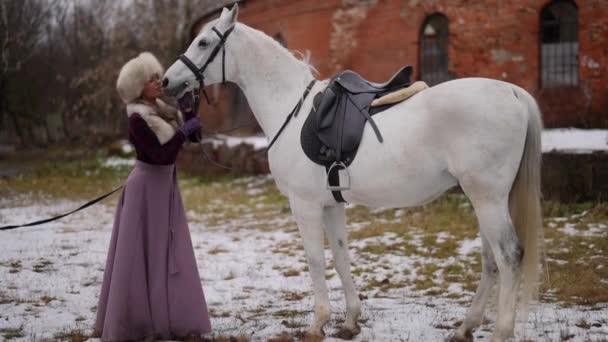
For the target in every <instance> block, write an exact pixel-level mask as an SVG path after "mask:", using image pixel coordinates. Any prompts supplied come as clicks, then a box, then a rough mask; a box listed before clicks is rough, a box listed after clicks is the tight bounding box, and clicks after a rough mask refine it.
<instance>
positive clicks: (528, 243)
mask: <svg viewBox="0 0 608 342" xmlns="http://www.w3.org/2000/svg"><path fill="white" fill-rule="evenodd" d="M513 89H514V92H515V95H516V96H517V98H519V100H520V101H521V102H522V104H524V106H525V107H526V108H527V111H528V130H527V134H526V142H525V146H524V151H523V155H522V158H521V162H520V164H519V170H518V172H517V176H516V177H515V181H514V183H513V186H512V187H511V193H510V196H509V209H510V212H511V219H512V221H513V224H514V226H515V231H516V232H517V237H518V238H519V241H520V243H521V245H522V247H523V249H524V253H523V259H522V263H521V274H522V276H523V279H522V297H521V303H522V304H523V306H524V311H525V312H527V304H528V302H529V301H530V299H533V298H536V297H537V295H538V289H539V284H540V281H539V280H540V274H541V268H540V257H541V252H542V241H543V225H542V209H541V188H540V185H541V184H540V172H541V157H542V156H541V153H542V152H541V134H542V128H543V124H542V118H541V112H540V109H539V108H538V104H537V103H536V101H535V100H534V98H533V97H532V95H530V94H529V93H528V92H526V91H525V90H523V89H521V88H519V87H514V88H513Z"/></svg>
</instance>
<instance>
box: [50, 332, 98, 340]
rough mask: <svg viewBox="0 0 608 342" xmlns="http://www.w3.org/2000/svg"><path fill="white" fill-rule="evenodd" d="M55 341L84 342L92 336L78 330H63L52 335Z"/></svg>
mask: <svg viewBox="0 0 608 342" xmlns="http://www.w3.org/2000/svg"><path fill="white" fill-rule="evenodd" d="M54 337H55V339H57V340H60V341H71V342H84V341H87V340H88V339H89V338H91V337H92V336H91V335H89V334H87V333H85V332H84V331H82V330H80V329H76V330H65V331H61V332H59V333H57V334H55V335H54Z"/></svg>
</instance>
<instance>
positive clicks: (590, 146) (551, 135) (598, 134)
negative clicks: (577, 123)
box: [542, 128, 608, 153]
mask: <svg viewBox="0 0 608 342" xmlns="http://www.w3.org/2000/svg"><path fill="white" fill-rule="evenodd" d="M542 144H543V147H542V149H543V152H551V151H560V152H569V153H591V152H593V151H608V130H605V129H574V128H556V129H546V130H544V131H543V136H542Z"/></svg>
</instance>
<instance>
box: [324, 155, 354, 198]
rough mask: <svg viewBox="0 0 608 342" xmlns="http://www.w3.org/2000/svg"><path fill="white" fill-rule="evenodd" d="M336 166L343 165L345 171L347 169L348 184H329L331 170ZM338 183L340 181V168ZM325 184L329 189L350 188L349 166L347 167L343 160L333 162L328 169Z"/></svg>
mask: <svg viewBox="0 0 608 342" xmlns="http://www.w3.org/2000/svg"><path fill="white" fill-rule="evenodd" d="M335 167H342V169H343V170H344V171H346V186H340V185H337V186H332V185H329V175H330V174H331V171H332V170H333V168H335ZM338 183H340V169H338ZM325 185H326V187H327V190H330V191H345V190H350V173H348V168H347V167H346V165H344V163H343V162H341V161H335V162H334V163H333V164H331V166H330V167H329V169H327V177H325Z"/></svg>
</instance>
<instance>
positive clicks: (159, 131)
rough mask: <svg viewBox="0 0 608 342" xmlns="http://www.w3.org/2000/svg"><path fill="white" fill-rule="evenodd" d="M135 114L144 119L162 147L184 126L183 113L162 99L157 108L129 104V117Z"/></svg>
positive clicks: (143, 104) (136, 103) (140, 104)
mask: <svg viewBox="0 0 608 342" xmlns="http://www.w3.org/2000/svg"><path fill="white" fill-rule="evenodd" d="M135 113H137V114H139V116H141V118H142V119H144V121H145V122H146V123H147V124H148V127H150V129H151V130H152V131H153V132H154V134H156V137H157V138H158V141H159V142H160V144H161V145H164V144H165V143H166V142H167V141H169V140H171V138H173V136H174V135H175V132H177V129H178V128H179V127H181V125H183V124H184V119H183V117H182V113H181V112H180V111H179V110H177V109H175V108H173V107H171V106H169V105H168V104H166V103H164V102H163V101H161V100H160V99H157V100H156V106H150V105H149V104H146V103H142V102H134V103H129V104H128V105H127V116H131V115H132V114H135Z"/></svg>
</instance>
